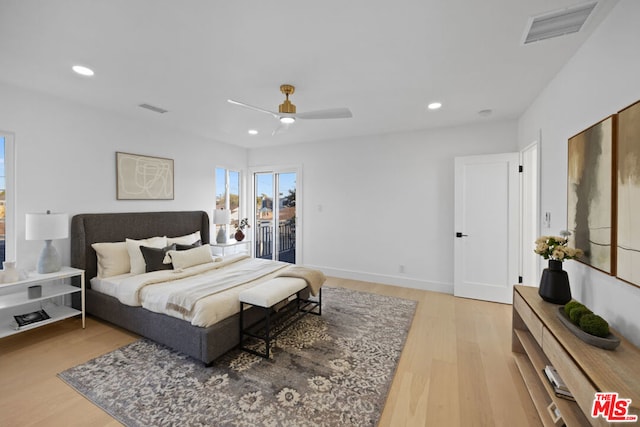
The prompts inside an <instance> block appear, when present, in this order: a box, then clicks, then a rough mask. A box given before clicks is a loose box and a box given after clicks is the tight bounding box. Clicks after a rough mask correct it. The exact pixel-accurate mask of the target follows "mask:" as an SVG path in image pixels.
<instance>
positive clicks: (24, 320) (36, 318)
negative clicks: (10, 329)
mask: <svg viewBox="0 0 640 427" xmlns="http://www.w3.org/2000/svg"><path fill="white" fill-rule="evenodd" d="M13 318H14V319H16V325H17V327H18V328H21V327H23V326H27V325H31V324H32V323H37V322H42V321H43V320H47V319H50V318H51V316H49V315H48V314H47V312H46V311H44V310H38V311H34V312H32V313H26V314H19V315H17V316H13Z"/></svg>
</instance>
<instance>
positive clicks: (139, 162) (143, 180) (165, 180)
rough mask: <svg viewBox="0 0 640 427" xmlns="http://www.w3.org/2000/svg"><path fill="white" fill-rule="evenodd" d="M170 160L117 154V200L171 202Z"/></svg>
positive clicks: (171, 175) (171, 167)
mask: <svg viewBox="0 0 640 427" xmlns="http://www.w3.org/2000/svg"><path fill="white" fill-rule="evenodd" d="M173 197H174V196H173V159H165V158H162V157H150V156H143V155H140V154H131V153H121V152H116V198H117V199H118V200H173Z"/></svg>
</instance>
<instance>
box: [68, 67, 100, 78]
mask: <svg viewBox="0 0 640 427" xmlns="http://www.w3.org/2000/svg"><path fill="white" fill-rule="evenodd" d="M71 69H72V70H73V71H74V72H76V73H77V74H80V75H81V76H88V77H91V76H93V75H94V74H95V73H94V72H93V70H92V69H91V68H89V67H85V66H83V65H74V66H73V67H71Z"/></svg>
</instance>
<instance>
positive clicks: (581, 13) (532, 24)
mask: <svg viewBox="0 0 640 427" xmlns="http://www.w3.org/2000/svg"><path fill="white" fill-rule="evenodd" d="M597 4H598V2H595V1H593V2H588V3H582V4H579V5H577V6H572V7H568V8H565V9H561V10H556V11H554V12H549V13H544V14H542V15H538V16H534V17H532V18H529V23H528V25H527V30H526V31H525V33H524V40H523V43H524V44H529V43H533V42H537V41H540V40H545V39H550V38H552V37H558V36H563V35H565V34H571V33H577V32H578V31H580V29H581V28H582V26H583V25H584V23H585V22H586V21H587V18H589V16H590V15H591V12H593V9H595V7H596V5H597Z"/></svg>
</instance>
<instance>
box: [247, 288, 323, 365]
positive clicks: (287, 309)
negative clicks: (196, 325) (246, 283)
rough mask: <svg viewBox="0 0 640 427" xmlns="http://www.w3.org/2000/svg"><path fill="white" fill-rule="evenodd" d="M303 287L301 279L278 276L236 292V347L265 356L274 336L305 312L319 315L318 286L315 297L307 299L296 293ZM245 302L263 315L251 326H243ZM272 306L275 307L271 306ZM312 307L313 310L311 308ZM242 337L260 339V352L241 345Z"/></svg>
mask: <svg viewBox="0 0 640 427" xmlns="http://www.w3.org/2000/svg"><path fill="white" fill-rule="evenodd" d="M306 287H307V284H306V283H305V282H304V281H303V280H300V279H296V278H291V277H278V278H276V279H271V280H268V281H266V282H264V283H261V284H259V285H257V286H254V287H252V288H250V289H246V290H244V291H242V292H240V294H239V295H238V298H239V300H240V348H241V349H242V350H245V351H248V352H249V353H253V354H256V355H258V356H262V357H264V358H267V359H268V358H269V351H270V348H271V341H272V340H273V339H274V338H275V337H276V336H278V335H280V334H281V333H282V332H284V331H285V330H286V329H287V328H288V327H289V326H291V325H293V324H294V323H295V322H297V321H298V320H300V319H301V318H302V316H304V315H305V314H309V313H312V314H317V315H320V313H321V312H320V310H321V307H322V289H320V292H319V293H318V299H317V300H309V299H303V298H301V296H300V291H302V290H304V289H305V288H306ZM292 297H294V298H292ZM245 305H252V306H255V307H261V308H262V309H263V313H264V316H263V318H262V319H260V320H259V321H257V322H255V323H253V324H252V325H248V326H247V325H245V324H244V310H245ZM276 307H277V308H278V310H276V309H275V308H276ZM316 308H317V310H315V309H316ZM260 332H262V333H260ZM245 336H250V337H253V338H257V339H259V340H262V341H264V343H265V351H264V353H261V352H259V351H256V350H254V349H251V348H247V347H245V345H244V342H245V341H244V338H245Z"/></svg>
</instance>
